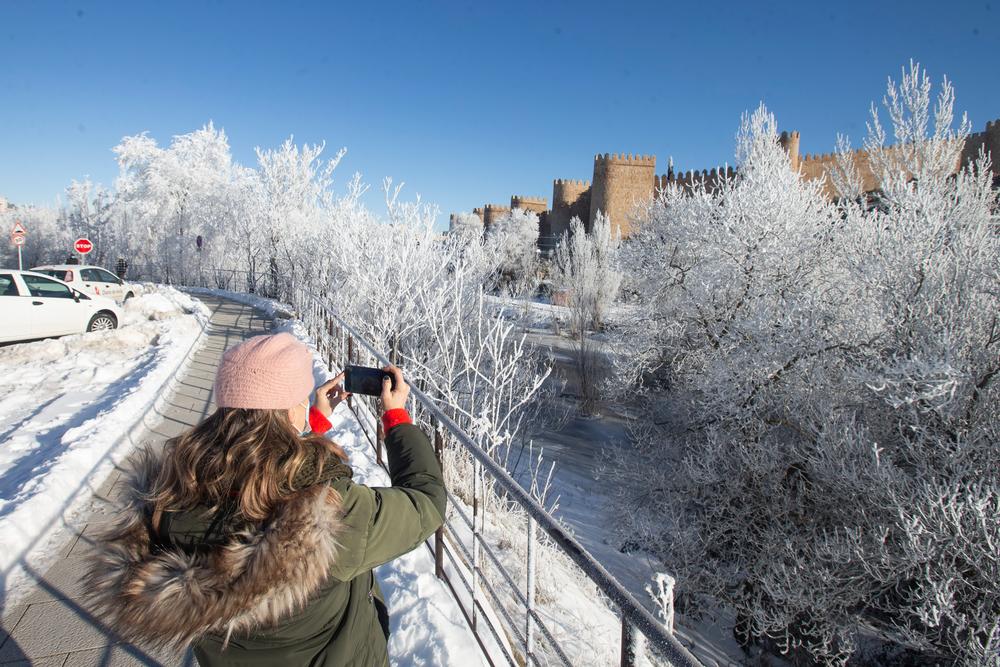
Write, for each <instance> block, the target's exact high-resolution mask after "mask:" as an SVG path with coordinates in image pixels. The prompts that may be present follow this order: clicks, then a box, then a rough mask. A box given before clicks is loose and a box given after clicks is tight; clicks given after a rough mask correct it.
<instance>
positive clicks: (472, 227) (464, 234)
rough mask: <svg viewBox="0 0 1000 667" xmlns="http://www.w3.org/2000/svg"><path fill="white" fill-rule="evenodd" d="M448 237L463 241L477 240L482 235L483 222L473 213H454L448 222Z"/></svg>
mask: <svg viewBox="0 0 1000 667" xmlns="http://www.w3.org/2000/svg"><path fill="white" fill-rule="evenodd" d="M448 235H449V236H454V237H456V238H463V239H469V240H474V239H479V238H481V237H482V235H483V221H482V220H481V219H480V218H479V216H478V215H476V214H475V213H467V212H462V213H456V214H455V215H454V216H453V217H452V218H451V220H450V222H449V227H448Z"/></svg>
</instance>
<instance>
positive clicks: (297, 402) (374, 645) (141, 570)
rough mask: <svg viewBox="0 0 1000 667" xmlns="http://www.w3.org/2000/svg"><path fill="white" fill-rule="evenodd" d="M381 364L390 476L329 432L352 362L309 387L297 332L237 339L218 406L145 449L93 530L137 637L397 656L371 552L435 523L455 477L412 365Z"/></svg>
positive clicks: (212, 651)
mask: <svg viewBox="0 0 1000 667" xmlns="http://www.w3.org/2000/svg"><path fill="white" fill-rule="evenodd" d="M385 370H387V371H388V372H390V373H391V374H392V375H393V377H394V378H395V388H393V386H392V383H390V382H389V380H388V379H387V380H385V382H384V385H383V389H382V404H383V408H384V414H383V416H382V422H383V427H384V431H385V448H386V453H387V455H388V463H389V476H390V478H391V479H392V486H391V487H388V488H375V487H368V486H364V485H361V484H357V483H355V482H353V481H352V480H351V468H350V467H349V466H348V465H347V456H346V454H345V453H344V451H343V450H342V449H341V448H340V447H339V446H338V445H336V444H335V443H333V442H331V441H330V440H328V439H327V438H326V437H324V436H323V435H322V434H323V433H325V432H326V431H327V430H329V428H330V422H329V420H328V417H329V416H330V414H331V413H332V412H333V410H334V408H336V407H337V405H338V404H339V403H340V402H341V401H343V400H344V399H345V398H346V397H347V395H348V394H347V393H346V392H345V391H344V390H343V388H342V387H341V385H340V380H341V378H342V376H338V377H337V378H335V379H334V380H332V381H330V382H328V383H326V384H324V385H322V386H321V387H319V388H318V389H317V390H315V392H314V391H313V384H312V356H311V354H310V352H309V350H308V348H306V346H305V345H303V344H302V343H301V342H299V341H298V340H297V339H296V338H294V337H293V336H291V335H290V334H287V333H280V334H275V335H270V336H258V337H255V338H251V339H249V340H247V341H245V342H244V343H242V344H240V345H237V346H236V347H234V348H232V349H230V350H229V351H227V352H226V353H225V355H224V356H223V358H222V361H221V364H220V366H219V369H218V372H217V375H216V379H215V402H216V404H217V405H218V409H217V410H216V411H215V413H213V414H212V415H211V416H209V417H208V418H207V419H205V421H203V422H202V423H201V424H199V425H197V426H195V427H194V428H193V429H191V430H190V431H188V432H186V433H183V434H182V435H180V436H178V437H176V438H173V439H171V440H169V441H168V442H167V443H166V444H165V446H164V447H163V450H162V452H155V453H154V452H152V451H150V450H148V449H147V450H144V451H142V452H140V453H139V455H138V456H137V457H136V465H135V470H134V472H133V473H132V474H131V476H130V477H129V478H128V479H127V480H126V481H127V484H126V487H125V491H124V493H123V494H122V497H121V500H120V501H119V502H121V503H123V505H124V507H123V509H122V512H121V514H120V516H119V517H118V518H117V520H116V521H115V522H114V523H113V525H111V526H110V527H109V528H108V529H107V530H106V531H105V532H104V533H103V534H101V535H97V536H96V537H95V549H96V552H95V554H94V555H93V556H92V561H91V566H90V570H89V573H88V575H87V582H86V585H87V590H88V591H89V596H90V598H89V600H90V604H91V606H92V607H93V608H94V610H95V611H96V612H97V613H98V614H99V615H100V616H101V617H102V618H103V619H104V620H105V622H107V624H108V625H109V626H110V627H111V628H112V629H113V630H115V631H116V632H117V633H118V634H119V635H120V636H121V637H122V638H123V639H126V640H128V641H132V642H135V643H139V644H142V645H145V646H150V647H165V646H169V647H176V648H178V649H181V648H184V647H186V646H193V648H194V654H195V656H196V657H197V659H198V662H199V663H200V664H202V665H331V666H332V665H337V666H338V667H341V666H344V665H363V666H365V667H369V666H371V665H387V664H388V653H387V650H386V647H387V639H388V636H389V625H388V614H387V611H386V606H385V603H384V601H383V599H382V596H381V593H380V592H379V588H378V584H377V583H376V581H375V577H374V574H373V572H372V568H374V567H376V566H377V565H380V564H382V563H385V562H388V561H390V560H392V559H394V558H396V557H398V556H400V555H402V554H405V553H407V552H408V551H411V550H412V549H414V548H415V547H417V546H418V545H419V544H420V543H421V542H423V541H424V540H425V539H427V537H428V536H430V535H431V533H433V532H434V530H435V529H437V528H438V527H439V526H440V525H441V523H442V517H443V516H444V513H445V487H444V481H443V479H442V476H441V469H440V467H439V465H438V462H437V460H436V458H435V456H434V452H433V450H432V448H431V445H430V442H429V441H428V440H427V437H426V436H425V435H424V434H423V433H422V432H421V431H420V430H419V429H418V428H417V427H416V426H414V425H413V424H412V423H411V422H410V418H409V415H408V414H407V412H406V409H405V407H404V406H405V403H406V398H407V396H408V395H409V391H410V389H409V387H408V386H407V384H406V383H405V382H404V380H403V375H402V373H401V372H400V371H399V369H398V368H394V367H389V368H386V369H385ZM311 394H315V404H314V406H313V407H312V408H310V407H309V397H310V395H311ZM310 426H311V427H312V433H310V432H309V427H310Z"/></svg>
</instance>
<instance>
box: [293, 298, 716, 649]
mask: <svg viewBox="0 0 1000 667" xmlns="http://www.w3.org/2000/svg"><path fill="white" fill-rule="evenodd" d="M294 300H295V301H296V302H297V303H293V304H292V305H293V306H294V307H295V308H296V309H297V310H298V315H299V317H300V319H301V320H302V321H303V323H304V324H305V325H306V328H307V330H308V332H309V333H310V334H311V335H312V337H313V339H314V340H315V341H316V346H317V349H318V350H319V352H320V354H322V355H323V356H324V357H325V359H326V360H327V362H328V364H329V366H330V367H331V368H343V367H344V366H345V365H348V364H361V365H375V366H384V365H387V364H390V363H394V362H396V361H397V359H396V357H397V354H396V350H395V347H396V345H395V344H393V345H392V347H393V348H394V349H392V350H390V352H389V354H388V355H387V354H385V353H383V352H382V351H380V350H377V349H375V347H374V346H372V345H371V344H370V343H369V342H368V341H367V340H365V338H364V337H363V336H361V335H360V334H359V333H358V331H357V330H356V329H355V328H354V327H353V326H352V325H351V324H350V323H348V322H347V321H345V320H344V319H343V318H342V317H341V316H340V315H339V313H337V312H336V310H335V309H334V308H333V307H332V306H331V305H330V304H328V303H326V302H324V301H323V300H322V299H320V298H318V297H316V296H314V295H312V294H310V293H306V292H304V291H299V292H296V293H295V299H294ZM422 389H423V388H422V387H420V386H419V383H418V386H411V388H410V395H411V396H412V397H413V400H414V402H415V403H414V410H413V411H412V412H413V413H414V414H413V416H414V419H415V420H417V421H418V422H424V423H425V424H426V425H427V426H428V427H429V428H430V430H431V431H432V432H433V442H434V448H435V452H436V453H437V455H438V460H439V461H440V460H441V458H442V453H443V451H444V448H445V446H446V441H447V442H448V443H454V444H455V445H457V446H460V447H462V448H464V450H465V451H466V452H467V453H468V454H469V455H470V456H471V457H472V459H473V462H472V463H473V492H472V496H473V497H472V499H471V502H465V501H463V500H462V499H460V498H456V497H455V495H454V494H453V493H452V491H451V490H449V492H448V497H449V501H450V502H449V506H450V507H451V508H452V509H453V510H454V515H455V517H457V525H455V520H454V519H453V520H449V521H446V523H445V525H444V526H443V527H442V528H440V529H438V531H437V532H436V534H435V536H434V540H433V544H431V543H430V541H428V548H429V549H430V550H431V553H432V555H433V557H434V561H435V572H436V574H437V576H438V577H439V578H440V579H441V580H442V581H444V582H445V584H446V585H447V587H448V588H449V590H450V591H451V593H452V595H453V597H454V598H455V600H456V602H457V603H458V605H459V607H460V609H461V610H462V613H463V615H464V616H465V619H466V621H467V622H468V624H469V626H470V628H471V629H472V631H473V634H474V635H475V637H476V639H477V641H478V642H479V645H480V647H481V649H482V651H483V655H484V656H485V658H486V659H487V661H488V662H489V664H490V665H496V664H497V661H498V660H499V661H501V662H503V663H505V664H509V665H516V666H518V667H520V666H521V665H528V666H530V665H538V664H547V661H552V662H554V663H556V664H563V665H567V666H571V665H572V664H573V663H572V662H571V660H570V658H569V657H568V656H567V653H566V651H565V650H564V649H563V647H562V646H561V645H560V643H559V641H557V639H556V637H555V636H554V634H555V633H554V632H553V631H552V629H551V628H550V627H549V623H548V622H547V621H546V619H545V617H544V616H543V610H542V609H541V608H540V607H539V605H538V601H537V600H536V584H537V573H536V570H537V563H536V560H537V554H538V551H539V549H540V548H541V542H540V539H539V535H538V529H539V528H541V530H542V531H544V533H545V535H546V536H547V537H548V538H549V540H551V544H552V545H554V547H555V548H556V549H558V550H559V551H561V552H562V553H563V554H565V555H566V556H568V557H569V559H571V560H572V561H573V563H575V564H576V566H577V567H579V568H580V569H581V570H582V572H583V573H584V574H585V575H586V577H587V578H588V579H589V580H590V581H591V582H593V584H595V585H596V587H597V588H598V589H599V590H600V591H601V593H603V595H605V596H606V597H607V599H608V600H609V601H610V603H611V605H613V608H617V610H618V612H619V616H620V619H621V653H620V655H621V658H620V661H619V664H621V665H622V666H623V667H631V666H632V665H634V664H635V661H636V658H637V651H638V636H639V633H641V635H642V636H644V637H645V638H646V641H647V643H648V645H650V647H651V648H653V649H654V650H655V651H656V652H657V653H659V654H661V655H662V656H663V657H665V658H666V659H668V660H669V661H670V662H671V663H672V664H675V665H698V664H699V663H698V661H697V660H696V659H695V658H694V656H692V655H691V653H690V652H689V651H688V650H687V649H686V648H685V647H684V646H683V645H682V644H681V643H680V642H679V641H678V639H677V638H676V637H675V636H674V634H673V633H672V632H670V631H669V630H667V629H666V628H665V627H664V626H663V624H661V623H660V622H659V621H658V620H657V619H656V618H655V617H654V616H653V615H652V614H651V613H650V612H649V611H648V610H647V609H646V608H645V607H643V606H642V605H641V604H640V603H639V602H638V601H637V600H636V599H635V598H634V597H633V596H632V594H631V593H629V592H628V591H627V590H626V589H625V588H624V586H622V584H621V583H620V582H619V581H618V580H617V579H615V578H614V577H613V576H612V575H611V574H610V573H609V572H608V571H607V570H606V569H605V568H604V566H602V565H601V564H600V563H599V562H598V561H597V560H596V559H595V558H594V557H593V556H592V555H591V554H590V553H589V552H587V550H586V549H584V548H583V546H581V545H580V543H579V542H578V541H577V540H576V539H575V538H574V537H573V536H572V535H570V534H569V532H567V531H566V529H565V528H563V526H562V525H560V523H559V522H558V521H557V520H556V519H555V518H554V517H553V516H552V515H551V514H549V512H548V511H546V510H545V508H544V507H542V505H541V504H539V503H538V502H537V501H536V500H535V499H534V498H533V497H532V496H531V495H530V494H529V493H528V492H527V491H526V490H525V489H524V488H523V487H522V486H521V485H520V484H518V483H517V482H516V481H515V480H514V479H513V477H511V475H510V473H508V471H507V470H506V469H504V468H503V467H502V466H501V465H500V464H498V463H497V462H496V461H495V460H494V459H493V458H491V457H490V455H489V454H488V453H487V452H486V451H485V450H484V449H483V448H482V447H481V446H480V445H479V444H478V443H477V442H476V441H475V440H474V439H473V438H472V437H471V436H470V435H469V434H468V433H466V432H465V431H464V430H463V429H462V428H461V427H460V426H459V425H458V424H457V423H456V422H455V421H454V420H453V419H452V418H451V417H449V416H448V414H446V412H445V411H444V410H443V409H442V408H441V406H439V405H438V403H437V402H436V401H435V400H434V399H433V398H432V397H431V396H428V395H427V394H426V393H424V391H423V390H422ZM350 405H351V410H352V411H353V412H354V414H355V417H356V418H357V420H358V422H359V423H360V424H361V426H362V430H363V431H364V432H365V435H366V437H367V438H368V440H369V442H370V443H371V445H372V447H373V448H374V449H375V452H376V460H377V461H378V463H379V464H381V465H382V466H383V467H385V464H384V462H383V455H382V450H383V439H384V434H383V433H382V428H381V424H380V420H379V419H377V418H376V415H377V414H378V406H377V404H376V401H375V399H373V398H370V397H359V396H354V397H352V399H351V403H350ZM487 479H488V480H490V481H491V482H492V486H493V488H494V489H499V491H500V492H501V493H502V494H503V496H504V499H505V501H507V502H508V503H510V504H512V505H513V506H515V507H516V508H518V509H519V510H521V511H523V513H524V515H525V516H526V519H527V521H526V525H525V530H526V554H525V563H524V572H525V575H526V576H525V584H524V590H523V591H522V590H521V586H520V585H519V584H518V583H517V579H518V575H517V574H515V573H512V572H511V571H510V570H509V569H508V568H507V567H505V566H504V564H503V562H502V560H501V558H499V557H498V555H497V553H496V549H495V548H494V545H491V544H490V540H489V539H488V537H487V535H486V534H485V526H486V512H485V510H486V507H487V503H486V502H484V501H485V497H484V496H483V494H484V493H485V489H486V486H487V485H486V482H487ZM467 500H468V499H467ZM469 504H471V512H470V511H469V509H468V505H469ZM463 507H465V508H466V509H463ZM470 513H471V516H469V514H470ZM463 532H464V533H465V534H466V535H467V536H469V535H471V542H472V544H471V547H469V546H467V545H466V544H465V543H464V541H463V535H462V533H463ZM489 574H493V575H494V576H492V577H491V576H488V575H489ZM497 584H502V585H504V586H505V587H506V590H498V587H497ZM518 610H520V617H519V618H515V617H514V616H515V615H517V614H516V612H517V611H518ZM540 643H544V644H545V647H546V648H547V649H548V650H547V651H543V650H542V649H541V647H540ZM543 661H544V662H543Z"/></svg>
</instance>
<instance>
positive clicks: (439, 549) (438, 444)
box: [431, 417, 447, 579]
mask: <svg viewBox="0 0 1000 667" xmlns="http://www.w3.org/2000/svg"><path fill="white" fill-rule="evenodd" d="M431 429H433V431H434V455H435V456H436V457H437V460H438V465H439V466H441V465H443V464H442V463H441V454H442V453H443V452H444V437H443V436H442V435H441V429H439V428H438V424H437V418H436V417H431ZM442 518H447V517H442ZM434 574H436V575H437V578H438V579H444V526H441V527H440V528H438V529H437V530H436V531H434Z"/></svg>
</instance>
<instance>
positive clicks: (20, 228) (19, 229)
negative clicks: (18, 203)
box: [10, 220, 28, 236]
mask: <svg viewBox="0 0 1000 667" xmlns="http://www.w3.org/2000/svg"><path fill="white" fill-rule="evenodd" d="M10 233H11V236H24V235H25V234H27V233H28V230H27V229H25V228H24V225H22V224H21V221H20V220H17V221H16V222H14V229H12V230H10Z"/></svg>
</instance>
